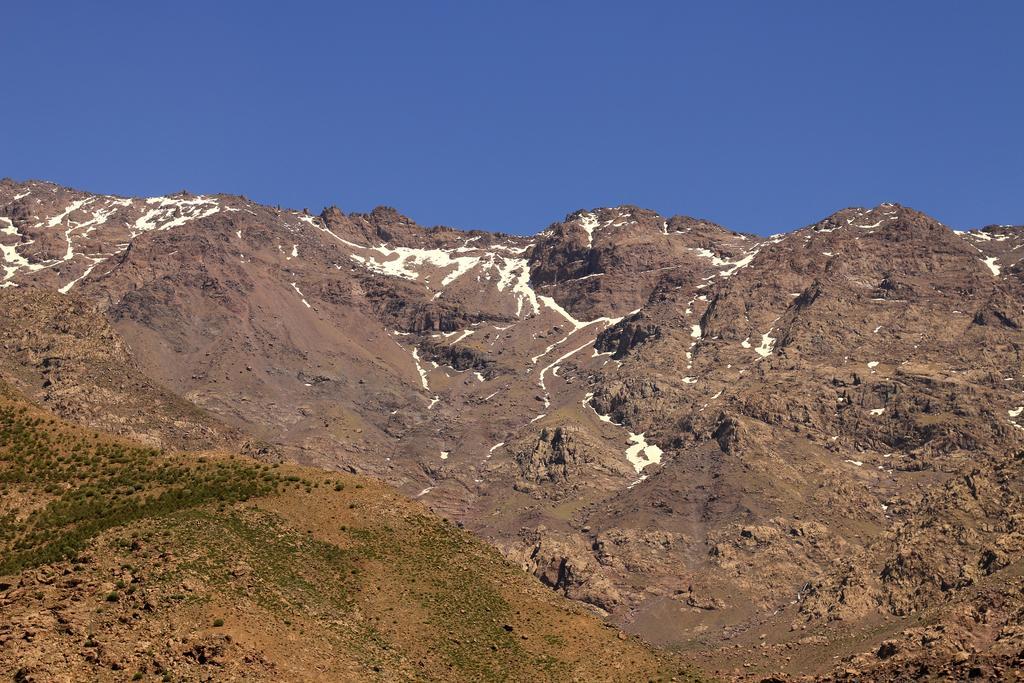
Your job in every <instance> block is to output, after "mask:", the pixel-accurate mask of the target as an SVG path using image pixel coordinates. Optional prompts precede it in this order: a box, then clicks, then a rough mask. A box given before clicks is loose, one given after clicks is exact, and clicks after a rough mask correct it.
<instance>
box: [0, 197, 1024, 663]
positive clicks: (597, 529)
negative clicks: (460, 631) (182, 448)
mask: <svg viewBox="0 0 1024 683" xmlns="http://www.w3.org/2000/svg"><path fill="white" fill-rule="evenodd" d="M0 245H2V248H3V259H4V276H3V284H4V285H5V286H7V287H10V288H11V289H16V290H24V289H43V290H49V292H50V293H49V294H48V296H51V297H54V302H52V303H47V304H45V305H43V306H42V309H41V310H42V311H45V312H49V311H56V312H59V311H62V310H64V311H77V313H70V312H69V313H67V314H66V315H65V316H64V317H67V315H70V316H71V317H72V318H75V317H78V316H79V315H84V313H85V312H86V311H88V312H89V315H90V316H93V317H95V318H98V319H101V320H97V321H96V322H95V323H91V327H90V329H91V330H95V331H96V332H95V333H96V334H98V335H99V336H100V338H102V336H103V334H106V332H101V331H100V330H104V329H106V328H104V327H103V326H104V325H107V326H109V330H110V331H111V332H114V333H116V334H117V335H119V336H120V337H121V338H123V339H124V340H125V344H126V353H128V355H129V356H130V357H131V359H132V360H131V363H130V364H129V363H127V362H126V363H125V367H128V366H129V365H131V367H130V373H131V377H132V378H133V379H132V380H131V382H130V383H129V385H130V387H135V386H143V385H144V384H146V383H147V382H148V383H149V385H152V387H154V388H153V389H152V391H153V392H158V391H159V389H157V388H156V387H166V389H165V390H164V391H166V392H168V393H169V394H170V396H169V397H167V398H166V399H164V400H165V401H166V402H167V403H166V405H167V406H168V407H167V408H166V410H164V412H163V413H161V411H160V410H154V411H147V413H146V418H145V419H144V420H140V419H139V418H138V416H137V415H136V416H133V417H131V418H129V417H127V416H124V415H123V414H121V413H119V412H118V408H117V406H118V400H119V399H118V398H117V396H116V391H115V392H114V394H115V395H108V394H107V393H102V394H98V399H97V401H94V402H93V406H92V408H90V409H88V410H92V411H93V412H94V413H95V415H93V416H92V418H91V419H92V420H93V421H97V420H100V418H101V417H102V419H106V420H108V423H107V424H106V425H104V426H105V427H107V428H110V425H115V426H116V425H120V427H116V428H117V429H119V430H120V431H121V432H122V433H138V434H143V433H144V432H145V433H148V434H149V435H150V437H149V438H151V439H159V438H160V437H159V434H160V429H161V427H160V424H159V423H160V421H161V418H160V415H161V414H171V412H173V411H172V408H171V402H173V400H174V398H175V397H177V398H180V399H182V400H184V401H187V402H188V403H189V404H191V405H194V406H196V409H194V412H193V413H192V415H193V416H194V417H192V418H190V419H192V420H194V421H195V424H194V425H192V426H191V427H190V429H189V430H188V431H189V432H190V433H192V434H193V435H194V436H193V437H192V438H197V439H198V438H202V439H207V440H210V443H213V442H214V441H215V440H216V439H217V438H228V439H237V438H239V437H236V436H233V434H236V433H237V434H245V435H246V436H245V440H248V441H249V442H250V450H251V451H253V452H254V453H257V454H260V456H261V457H264V458H265V459H274V458H287V459H292V460H296V461H298V462H301V463H305V464H311V465H316V466H318V467H321V468H324V469H329V470H341V469H348V470H349V471H354V472H361V473H367V474H370V475H372V476H374V477H376V478H378V479H380V480H382V481H384V482H387V483H388V484H391V485H393V486H395V487H397V488H398V489H399V490H401V491H403V492H404V493H405V494H406V495H408V496H409V497H413V498H416V499H418V500H420V501H421V502H423V503H425V504H427V505H429V506H430V507H432V508H433V509H434V510H435V511H437V512H439V513H440V514H442V515H445V516H447V517H448V518H450V519H453V520H456V521H458V522H459V523H460V524H463V525H464V526H465V527H466V528H468V529H470V530H471V531H473V532H474V533H476V534H477V535H479V536H481V537H483V538H485V539H487V540H489V541H490V542H491V543H493V544H494V545H496V546H497V547H498V548H500V549H501V550H502V552H503V553H504V554H505V555H506V556H507V557H509V558H511V559H512V560H514V561H515V562H516V563H518V564H520V565H521V566H522V567H523V568H525V569H527V570H528V571H530V572H532V573H533V574H534V575H535V576H537V577H538V578H539V579H540V580H541V581H542V582H543V583H545V584H547V585H548V586H549V587H551V588H552V589H554V590H556V591H558V592H560V593H563V594H564V595H566V596H568V597H570V598H573V599H576V600H580V601H582V602H585V603H587V604H589V605H590V606H592V608H594V609H595V610H598V611H600V612H603V613H605V614H607V615H609V619H610V620H611V621H612V622H613V623H616V624H619V625H621V626H622V627H623V628H626V629H628V630H630V631H633V632H637V633H640V634H643V635H644V636H645V637H646V638H648V639H650V640H653V641H656V642H660V643H664V644H668V645H671V646H674V647H679V648H683V649H686V650H687V651H689V652H691V653H693V655H694V656H697V657H699V658H701V661H703V662H705V664H706V665H707V666H708V667H709V668H710V669H712V670H718V671H720V672H722V673H724V674H726V675H734V676H737V677H743V676H753V677H756V676H764V675H767V674H774V675H797V674H802V673H811V674H813V673H821V674H826V673H827V672H831V671H832V670H833V668H834V667H837V666H838V669H837V671H839V672H842V671H843V670H846V669H851V670H857V671H858V672H860V673H865V672H867V673H869V674H870V675H871V676H872V677H877V678H885V677H886V676H889V675H890V674H891V675H892V676H894V677H896V678H898V677H899V676H901V675H905V673H906V671H908V670H910V668H908V667H929V668H928V669H927V670H928V671H931V672H939V671H947V672H948V673H957V672H959V673H964V675H966V673H967V672H969V671H970V670H971V669H972V668H977V667H981V668H982V672H983V673H985V672H988V673H992V671H994V669H992V667H996V666H1001V667H1007V666H1009V662H1008V660H1007V658H1008V657H1009V654H1007V653H1009V652H1010V650H1012V647H1013V646H1012V643H1015V642H1017V640H1016V638H1017V637H1018V636H1017V635H1015V634H1014V633H1013V632H1010V631H1006V628H1004V626H1003V624H1012V623H1013V614H1014V612H1013V610H1015V609H1019V608H1020V607H1021V603H1020V602H1019V601H1018V600H1016V599H1015V598H1014V597H1013V596H1015V595H1018V594H1019V590H1017V589H1015V588H1013V586H1014V585H1016V584H1015V583H1014V582H1015V581H1016V578H1015V577H1016V574H1017V567H1018V563H1019V561H1020V559H1021V557H1022V555H1021V546H1020V542H1019V531H1018V529H1017V521H1016V520H1017V517H1018V516H1019V514H1020V513H1021V510H1020V500H1019V491H1020V490H1021V487H1020V484H1021V482H1020V480H1019V476H1020V472H1019V467H1018V459H1017V458H1018V454H1019V453H1021V451H1022V449H1024V431H1022V430H1024V422H1022V421H1021V420H1024V414H1022V412H1021V410H1022V404H1024V397H1022V395H1021V389H1022V381H1024V380H1022V375H1024V367H1022V357H1021V348H1022V341H1024V338H1022V333H1021V324H1022V321H1024V288H1022V273H1024V264H1022V262H1021V258H1022V257H1024V251H1022V250H1021V247H1022V245H1024V230H1021V229H1020V228H1019V227H1008V226H1000V227H988V228H984V229H982V230H973V231H969V232H963V233H957V232H955V231H952V230H950V229H949V228H947V227H945V226H943V225H941V224H940V223H938V222H937V221H935V220H933V219H931V218H929V217H928V216H925V215H924V214H921V213H918V212H916V211H913V210H911V209H908V208H905V207H901V206H898V205H882V206H879V207H876V208H874V209H845V210H842V211H839V212H837V213H836V214H833V215H832V216H829V217H827V218H825V219H824V220H822V221H820V222H818V223H815V224H813V225H810V226H807V227H804V228H800V229H798V230H794V231H792V232H789V233H785V234H781V235H775V236H772V237H770V238H762V237H758V236H755V235H745V234H740V233H736V232H733V231H730V230H728V229H726V228H723V227H721V226H717V225H715V224H712V223H709V222H706V221H701V220H698V219H694V218H688V217H670V218H666V217H662V216H659V215H657V214H656V213H654V212H651V211H647V210H643V209H640V208H637V207H627V206H624V207H616V208H606V209H596V210H592V211H579V212H576V213H573V214H570V215H569V216H567V217H566V219H565V220H564V221H562V222H559V223H556V224H553V225H551V226H549V227H548V228H547V229H545V230H543V231H542V232H540V233H538V234H537V235H536V236H534V237H532V238H524V237H513V236H507V235H502V234H498V233H487V232H480V231H474V232H468V233H467V232H461V231H457V230H453V229H450V228H430V229H425V228H422V227H420V226H417V225H416V224H415V223H414V222H413V221H411V220H410V219H408V218H406V217H404V216H402V215H400V214H399V213H397V212H396V211H394V210H391V209H384V208H381V209H376V210H374V211H373V212H371V213H369V214H344V213H343V212H341V211H340V210H338V209H336V208H330V209H327V210H325V211H323V212H322V213H321V214H320V215H318V216H314V215H310V214H309V213H307V212H305V211H288V210H281V209H277V208H271V207H266V206H261V205H258V204H255V203H253V202H250V201H248V200H246V199H245V198H243V197H232V196H202V197H197V196H193V195H189V194H185V193H183V194H179V195H174V196H169V197H161V198H154V199H129V198H117V197H104V196H97V195H90V194H87V193H83V192H78V191H74V190H69V189H67V188H61V187H58V186H55V185H52V184H48V183H39V182H29V183H16V182H13V181H3V182H0ZM52 292H57V293H52ZM61 295H66V296H63V297H62V296H61ZM58 299H59V300H60V301H61V303H58V302H57V300H58ZM65 299H67V301H66V302H65V301H64V300H65ZM0 303H2V301H0ZM67 307H72V308H70V309H69V308H67ZM6 315H11V314H10V313H6ZM18 315H21V316H22V317H21V318H20V319H19V320H22V321H27V322H19V323H18V326H19V327H22V326H27V327H28V328H30V329H33V330H35V329H36V328H43V329H45V328H46V327H47V325H54V324H55V325H57V327H58V331H60V332H61V334H64V335H65V336H68V335H67V334H66V333H67V330H68V325H69V324H70V323H68V322H66V321H64V318H62V315H61V314H53V315H52V316H51V317H52V318H53V319H52V320H51V319H47V316H49V315H50V314H49V313H46V315H43V314H42V313H32V312H24V311H21V312H18ZM52 334H53V333H52V332H47V333H46V334H45V335H42V336H39V335H36V336H33V335H35V333H33V335H29V337H25V338H18V337H16V336H11V335H9V339H8V341H5V345H4V348H5V353H7V354H8V356H7V357H8V358H10V359H12V360H10V361H9V362H11V363H15V362H16V363H17V364H18V367H27V368H28V369H27V370H24V371H19V372H21V373H22V375H23V379H22V380H21V381H22V382H23V383H22V384H19V386H21V387H23V388H24V389H25V390H26V391H28V392H30V394H32V395H33V396H37V397H39V398H40V399H45V400H49V399H46V396H47V393H49V394H55V393H59V392H56V390H53V389H51V388H50V386H49V385H46V386H44V385H45V383H46V381H52V380H48V379H47V378H48V377H49V376H50V375H53V374H54V373H53V372H49V373H48V374H47V373H46V372H45V371H46V368H45V367H43V366H42V365H41V363H45V362H47V361H46V360H45V358H46V357H47V356H46V353H43V352H41V351H38V350H33V349H37V348H39V347H40V346H43V347H45V346H46V345H47V344H52V343H59V339H56V340H55V341H53V342H50V341H46V340H48V339H49V338H50V336H52ZM82 334H83V333H82V332H74V331H72V333H71V334H70V336H71V337H76V336H80V335H82ZM22 336H24V335H22ZM86 336H87V335H86ZM110 354H111V357H114V356H116V353H115V352H114V351H113V350H111V351H110ZM56 357H60V356H59V354H57V355H56ZM69 362H70V361H65V360H62V361H61V363H62V365H61V367H67V366H68V363H69ZM80 365H82V366H84V367H87V366H89V365H90V363H80ZM14 374H17V373H14ZM57 374H60V373H57ZM44 375H45V376H44ZM79 376H81V377H84V379H82V380H81V381H82V382H92V383H93V384H96V379H95V378H91V379H90V378H88V377H85V376H84V375H79ZM77 377H78V376H76V378H75V379H74V380H73V382H78V381H79V380H78V379H77ZM40 380H41V381H40ZM149 385H147V386H149ZM130 390H131V391H133V390H134V389H131V388H130ZM107 391H113V390H112V389H110V387H109V385H108V386H107ZM61 395H62V396H63V395H65V394H61ZM154 395H155V394H154ZM54 403H55V404H56V405H58V406H64V407H62V408H61V409H62V410H63V411H64V413H62V414H65V413H66V414H67V415H68V416H69V417H70V418H72V419H77V415H76V413H80V414H81V415H83V416H86V415H87V409H86V408H85V407H84V406H85V405H87V404H88V403H89V402H88V401H79V402H78V403H77V404H76V403H75V402H74V401H71V400H70V399H63V398H62V399H61V400H59V401H58V400H54ZM75 405H78V406H80V407H75ZM104 405H109V408H104V407H103V406H104ZM156 405H163V404H159V403H158V404H156ZM174 410H177V409H174ZM132 420H136V421H139V423H138V424H135V425H132V424H131V422H132ZM97 424H100V423H99V422H97ZM232 430H237V432H235V431H232ZM993 596H1005V600H1003V602H1002V603H1000V605H999V606H996V605H995V603H993V600H994V599H995V598H994V597H993ZM986 601H987V602H986ZM965 610H967V611H966V612H965ZM971 610H973V616H970V615H969V613H970V611H971ZM963 615H968V616H963ZM986 619H988V620H991V621H990V622H986V621H985V620H986ZM980 623H986V624H988V625H987V626H986V627H985V628H981V627H979V624H980ZM940 627H941V628H940ZM922 629H924V630H927V629H932V631H931V632H933V633H938V634H939V635H938V636H937V637H935V638H933V639H931V640H929V641H928V643H925V644H922V643H921V641H920V638H921V636H920V635H919V634H920V633H921V632H923V631H922ZM936 629H938V630H936ZM882 641H886V642H889V643H891V645H889V646H886V649H884V650H880V646H881V643H882ZM892 648H895V649H894V650H892V651H891V652H890V650H891V649H892ZM879 652H881V653H882V654H884V655H886V656H884V657H883V656H881V655H880V654H879ZM1014 656H1016V654H1014ZM836 658H838V662H839V663H838V664H837V659H836ZM985 667H989V668H988V669H985ZM833 673H834V672H833Z"/></svg>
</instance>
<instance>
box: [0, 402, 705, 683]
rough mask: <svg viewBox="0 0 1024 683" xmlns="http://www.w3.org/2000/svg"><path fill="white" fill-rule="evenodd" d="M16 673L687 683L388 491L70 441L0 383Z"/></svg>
mask: <svg viewBox="0 0 1024 683" xmlns="http://www.w3.org/2000/svg"><path fill="white" fill-rule="evenodd" d="M0 481H3V483H4V486H3V488H2V490H0V611H2V613H3V616H4V619H3V621H2V622H0V670H2V671H3V672H5V680H15V681H80V680H95V681H126V680H151V681H160V680H162V681H198V680H204V681H214V680H216V681H220V680H247V681H248V680H264V681H309V680H381V681H395V680H436V681H449V680H465V681H479V680H521V681H535V680H550V681H556V680H558V681H561V680H605V679H607V680H622V681H628V680H635V677H636V676H637V675H640V676H642V677H644V678H651V679H656V680H694V679H693V677H692V676H691V674H690V673H689V670H688V669H687V668H685V667H683V666H682V665H681V664H680V663H679V661H678V660H677V658H675V657H673V656H672V655H669V654H665V653H657V652H654V651H652V650H651V649H650V648H649V647H647V646H645V645H644V644H643V643H642V642H640V641H639V640H637V639H635V638H630V637H628V636H627V635H626V634H625V633H622V632H620V631H617V630H615V629H609V628H607V627H606V626H605V625H604V624H602V623H601V622H600V621H599V620H597V619H595V618H594V617H593V616H591V615H587V614H585V613H584V610H583V609H581V608H580V607H578V606H574V605H573V604H572V603H570V602H569V601H567V600H565V599H564V598H559V597H558V596H556V595H554V594H552V593H551V592H550V591H547V590H546V589H544V588H543V587H542V586H540V585H539V584H537V583H536V582H535V581H533V580H532V579H530V578H529V577H528V576H527V575H526V574H524V573H522V572H521V571H520V570H519V569H517V568H516V567H514V566H512V565H510V564H509V563H508V562H506V561H504V560H503V559H502V558H501V557H500V556H499V555H498V554H497V553H496V552H495V551H494V550H493V549H491V548H488V547H487V546H485V545H484V544H483V543H481V542H480V541H478V540H476V539H474V538H472V537H471V536H470V535H469V534H467V533H466V532H464V531H460V530H459V529H457V528H456V527H455V526H454V525H452V524H451V523H450V522H447V521H442V520H440V519H439V518H437V517H436V516H433V515H430V514H429V513H427V512H426V511H425V510H424V509H423V508H422V506H420V505H418V504H416V503H414V502H410V501H407V500H404V499H403V498H402V497H401V496H399V495H397V494H396V493H394V492H393V491H391V490H389V489H388V488H387V487H386V486H384V485H382V484H380V483H378V482H375V481H373V480H370V479H365V478H361V477H356V476H353V475H349V474H338V473H328V472H325V471H323V470H312V469H308V468H300V467H295V466H278V465H274V466H270V465H265V464H259V463H256V462H254V461H252V460H251V459H248V458H244V457H240V456H237V455H236V454H234V453H233V452H231V451H230V450H225V449H219V450H212V451H191V452H182V451H176V450H162V449H154V448H150V447H146V446H142V445H140V444H138V443H137V442H132V441H126V440H124V439H118V438H113V437H110V436H108V435H105V434H102V433H98V432H89V431H85V430H83V429H82V428H80V427H77V426H74V425H70V424H67V423H64V422H62V421H60V420H57V419H54V418H53V414H52V413H49V412H46V411H43V410H41V409H39V408H37V407H35V406H33V405H31V404H30V403H28V402H27V401H26V400H25V399H24V398H23V397H21V396H20V395H19V393H18V392H16V391H14V390H13V389H11V388H10V387H7V386H4V385H0Z"/></svg>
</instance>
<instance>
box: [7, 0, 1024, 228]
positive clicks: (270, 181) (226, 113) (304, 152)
mask: <svg viewBox="0 0 1024 683" xmlns="http://www.w3.org/2000/svg"><path fill="white" fill-rule="evenodd" d="M3 14H4V23H5V25H6V26H5V29H4V31H3V38H2V40H0V58H2V60H3V64H4V78H3V83H4V88H3V104H2V105H0V130H2V131H3V138H2V144H0V176H10V177H14V178H18V179H25V178H42V179H48V180H53V181H56V182H59V183H63V184H68V185H72V186H75V187H79V188H82V189H86V190H92V191H98V192H109V193H118V194H137V195H153V194H163V193H168V192H174V191H177V190H179V189H183V188H186V189H189V190H191V191H193V192H201V193H209V192H230V193H238V194H245V195H246V196H248V197H250V198H253V199H256V200H258V201H261V202H266V203H270V204H281V205H283V206H289V207H295V208H302V207H308V208H310V209H311V210H315V211H319V209H320V208H321V207H322V206H324V205H329V204H337V205H338V206H340V207H341V208H342V209H343V210H345V211H366V210H369V209H370V208H372V207H373V206H375V205H378V204H387V205H391V206H395V207H396V208H398V209H399V210H401V211H402V212H403V213H406V214H408V215H410V216H412V217H413V218H415V219H416V220H417V221H419V222H420V223H423V224H427V225H433V224H447V225H453V226H456V227H461V228H487V229H498V230H504V231H507V232H517V233H529V232H535V231H537V230H540V229H542V228H543V227H545V226H546V225H547V224H548V223H550V222H552V221H555V220H559V219H561V218H562V217H563V216H564V215H565V214H566V213H568V212H570V211H573V210H575V209H577V208H590V207H595V206H614V205H618V204H622V203H631V204H638V205H641V206H645V207H648V208H652V209H655V210H657V211H659V212H661V213H663V214H666V215H670V214H676V213H681V214H688V215H695V216H701V217H705V218H709V219H711V220H715V221H717V222H720V223H722V224H724V225H727V226H729V227H732V228H736V229H740V230H750V231H755V232H761V233H770V232H776V231H780V230H787V229H791V228H795V227H800V226H802V225H806V224H808V223H811V222H813V221H815V220H817V219H819V218H821V217H822V216H824V215H827V214H828V213H831V212H832V211H834V210H836V209H839V208H841V207H844V206H850V205H875V204H878V203H880V202H883V201H896V202H900V203H903V204H907V205H910V206H914V207H915V208H918V209H921V210H923V211H925V212H927V213H930V214H932V215H934V216H936V217H938V218H939V219H941V220H943V221H944V222H946V223H948V224H950V225H952V226H954V227H971V226H977V225H983V224H987V223H1022V222H1024V125H1022V123H1021V121H1022V120H1024V51H1022V50H1021V48H1020V34H1021V29H1022V26H1024V3H1020V2H984V1H979V2H972V3H965V2H942V1H930V2H911V1H905V2H891V1H889V2H864V1H858V2H848V3H839V2H820V1H818V2H763V1H761V2H716V3H699V4H698V3H681V2H664V3H662V2H641V3H621V2H615V3H612V2H608V3H604V2H537V3H533V2H516V3H498V2H483V1H482V2H469V1H466V2H408V3H404V2H403V3H399V2H377V1H375V2H359V3H302V2H290V3H270V2H260V1H256V2H245V3H241V2H238V3H233V2H205V3H198V2H189V1H179V2H175V3H148V2H137V1H136V2H105V3H82V2H75V3H71V2H48V3H24V2H23V3H9V5H8V6H5V8H4V12H3Z"/></svg>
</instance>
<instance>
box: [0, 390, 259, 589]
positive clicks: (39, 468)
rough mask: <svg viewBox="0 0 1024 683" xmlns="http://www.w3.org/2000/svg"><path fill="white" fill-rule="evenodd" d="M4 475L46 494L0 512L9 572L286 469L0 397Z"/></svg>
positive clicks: (0, 471) (232, 497)
mask: <svg viewBox="0 0 1024 683" xmlns="http://www.w3.org/2000/svg"><path fill="white" fill-rule="evenodd" d="M0 485H3V486H6V487H10V488H11V489H13V490H14V491H15V492H20V493H21V494H22V495H23V496H25V497H26V498H27V499H31V500H38V501H45V502H44V504H42V505H40V506H38V507H35V508H34V509H32V511H31V512H29V513H28V514H27V515H26V516H24V517H19V516H18V515H17V514H16V513H15V512H13V511H11V512H8V513H7V514H5V515H3V516H0V574H9V573H14V572H17V571H20V570H22V569H25V568H28V567H33V566H36V565H40V564H45V563H48V562H53V561H56V560H60V559H64V558H68V557H72V556H74V555H75V553H77V552H79V551H81V550H82V549H83V548H84V547H85V546H86V544H87V543H88V542H89V540H90V539H92V538H93V537H95V536H96V535H97V534H99V533H100V532H102V531H104V530H105V529H109V528H112V527H115V526H120V525H123V524H127V523H129V522H131V521H134V520H138V519H142V518H146V517H154V516H160V515H166V514H168V513H171V512H174V511H177V510H181V509H185V508H190V507H194V506H197V505H202V504H205V503H209V502H214V501H219V502H224V503H233V502H237V501H244V500H247V499H248V498H250V497H252V496H258V495H263V494H266V493H269V492H271V491H274V490H275V489H276V488H277V485H278V478H277V477H276V476H275V475H273V474H271V473H269V472H267V471H265V470H263V469H262V468H260V467H258V466H256V465H255V464H243V463H240V462H236V461H232V460H228V461H222V460H216V459H210V458H207V459H206V460H205V461H196V460H192V461H189V460H188V459H184V458H180V457H176V456H174V455H170V454H166V453H163V452H161V451H159V450H157V449H155V448H146V447H142V446H137V445H132V444H127V443H124V442H120V441H118V440H115V439H112V438H107V437H102V436H100V435H99V434H95V433H92V434H90V433H84V432H81V431H79V430H75V429H70V428H68V427H66V426H63V425H61V424H60V423H59V422H57V421H55V420H53V419H49V418H44V417H43V416H42V414H41V413H39V412H38V411H35V410H33V409H31V408H29V407H27V406H26V405H24V404H22V403H20V402H17V401H12V400H10V399H8V398H7V397H0ZM108 599H109V598H108ZM113 599H115V600H116V599H117V598H116V596H115V597H114V598H113Z"/></svg>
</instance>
